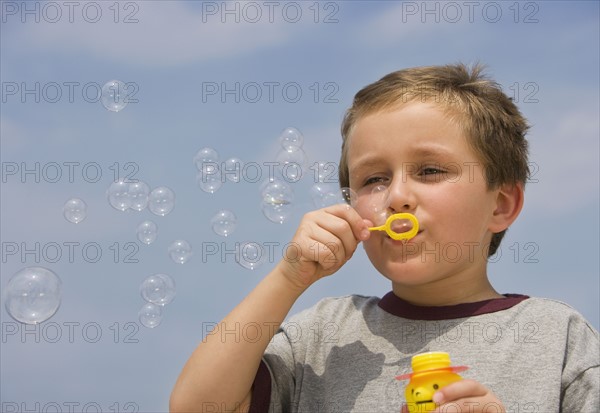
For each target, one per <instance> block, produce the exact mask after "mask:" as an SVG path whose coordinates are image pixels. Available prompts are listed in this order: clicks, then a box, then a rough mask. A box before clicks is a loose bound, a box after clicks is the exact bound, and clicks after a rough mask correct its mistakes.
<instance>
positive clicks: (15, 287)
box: [5, 267, 61, 324]
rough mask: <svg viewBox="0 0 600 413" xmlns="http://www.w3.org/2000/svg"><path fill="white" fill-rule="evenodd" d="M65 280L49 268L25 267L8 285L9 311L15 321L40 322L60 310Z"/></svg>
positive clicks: (7, 305) (6, 296)
mask: <svg viewBox="0 0 600 413" xmlns="http://www.w3.org/2000/svg"><path fill="white" fill-rule="evenodd" d="M60 290H61V281H60V278H58V276H57V275H56V274H55V273H54V272H52V271H50V270H49V269H47V268H43V267H27V268H23V269H22V270H20V271H19V272H17V273H16V274H15V275H13V276H12V278H11V279H10V280H9V281H8V284H7V286H6V288H5V307H6V311H7V312H8V314H10V316H11V317H12V318H14V319H15V320H17V321H19V322H21V323H25V324H38V323H41V322H43V321H46V320H47V319H49V318H50V317H52V316H53V315H54V313H56V311H57V310H58V307H59V306H60V299H61V293H60Z"/></svg>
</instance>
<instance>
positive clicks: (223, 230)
mask: <svg viewBox="0 0 600 413" xmlns="http://www.w3.org/2000/svg"><path fill="white" fill-rule="evenodd" d="M210 224H211V227H212V230H213V231H214V233H215V234H217V235H221V236H223V237H226V236H228V235H231V233H232V232H233V231H235V228H236V226H237V217H236V216H235V214H234V213H233V212H231V211H229V210H226V209H223V210H221V211H219V212H217V213H216V215H215V216H214V217H213V218H212V219H211V220H210Z"/></svg>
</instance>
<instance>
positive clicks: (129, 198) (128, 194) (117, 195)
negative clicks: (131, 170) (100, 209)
mask: <svg viewBox="0 0 600 413" xmlns="http://www.w3.org/2000/svg"><path fill="white" fill-rule="evenodd" d="M149 196H150V187H149V186H148V184H146V183H145V182H142V181H137V182H126V181H125V180H123V179H120V180H118V181H114V182H112V183H111V184H110V186H109V187H108V189H107V191H106V197H107V198H108V203H109V204H110V206H112V207H113V208H114V209H116V210H118V211H122V212H125V211H128V210H130V209H132V210H134V211H138V212H139V211H143V210H144V209H146V207H147V206H148V202H149Z"/></svg>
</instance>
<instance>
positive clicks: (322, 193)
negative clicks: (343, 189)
mask: <svg viewBox="0 0 600 413" xmlns="http://www.w3.org/2000/svg"><path fill="white" fill-rule="evenodd" d="M310 197H311V199H312V201H313V204H314V206H315V207H317V208H319V209H320V208H325V207H327V206H330V205H335V204H339V203H340V202H341V196H340V188H339V186H337V185H334V184H323V183H318V184H314V185H313V186H312V187H311V188H310Z"/></svg>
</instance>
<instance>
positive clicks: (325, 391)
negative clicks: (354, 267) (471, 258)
mask: <svg viewBox="0 0 600 413" xmlns="http://www.w3.org/2000/svg"><path fill="white" fill-rule="evenodd" d="M427 351H444V352H447V353H449V354H450V357H451V359H452V364H453V365H466V366H468V367H469V369H468V370H467V371H465V372H462V373H461V376H462V377H463V378H471V379H474V380H477V381H478V382H480V383H482V384H483V385H485V386H486V387H488V388H489V389H490V390H491V391H492V392H493V393H494V394H495V395H496V396H497V397H498V399H499V400H501V401H502V403H503V405H504V407H505V408H506V411H507V412H509V413H511V412H528V413H535V412H540V413H542V412H543V413H546V412H559V411H562V412H568V413H571V412H593V413H598V412H600V402H599V394H600V367H599V366H600V354H599V352H600V350H599V339H598V332H597V331H596V330H595V329H594V328H593V327H592V326H590V324H588V323H587V322H586V320H585V319H584V318H583V317H582V316H581V315H580V314H579V313H577V312H576V311H575V310H574V309H573V308H571V307H570V306H568V305H566V304H563V303H561V302H558V301H554V300H549V299H542V298H529V297H527V296H522V295H516V294H508V295H506V296H505V298H501V299H495V300H487V301H482V302H478V303H467V304H459V305H455V306H446V307H419V306H414V305H411V304H409V303H407V302H405V301H403V300H401V299H400V298H398V297H396V296H395V295H394V294H393V293H391V292H390V293H388V294H387V295H386V296H384V297H383V298H381V299H379V298H377V297H364V296H357V295H353V296H346V297H340V298H327V299H324V300H322V301H320V302H319V303H317V304H316V305H315V306H313V307H312V308H310V309H307V310H304V311H302V312H301V313H299V314H297V315H295V316H293V317H291V318H290V319H289V320H288V321H287V322H286V323H284V324H283V325H282V327H281V328H280V329H279V331H278V333H277V334H276V335H275V337H273V340H272V341H271V343H270V344H269V346H268V348H267V350H266V352H265V354H264V357H263V360H262V362H261V366H260V368H259V371H258V373H257V376H256V379H255V382H254V386H253V395H252V405H251V407H250V411H251V412H267V411H268V412H323V413H324V412H336V413H337V412H398V411H400V408H401V406H402V405H403V404H404V403H405V400H404V387H405V386H406V384H407V382H406V381H399V380H397V379H396V376H398V375H401V374H405V373H410V371H411V366H410V362H411V358H412V356H413V355H415V354H419V353H423V352H427ZM480 407H481V406H480ZM483 408H484V411H488V412H496V411H500V410H499V409H498V408H497V407H496V406H491V405H490V406H483ZM450 411H454V410H450Z"/></svg>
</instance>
